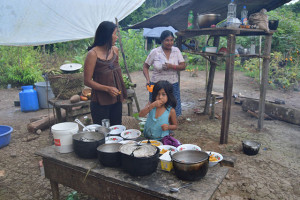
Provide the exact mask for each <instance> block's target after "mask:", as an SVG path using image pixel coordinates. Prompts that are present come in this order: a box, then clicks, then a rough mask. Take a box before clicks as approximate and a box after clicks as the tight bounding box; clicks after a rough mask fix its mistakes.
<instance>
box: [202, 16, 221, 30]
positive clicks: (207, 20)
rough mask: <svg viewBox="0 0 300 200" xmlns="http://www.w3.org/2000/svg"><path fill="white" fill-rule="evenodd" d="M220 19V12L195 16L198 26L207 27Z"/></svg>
mask: <svg viewBox="0 0 300 200" xmlns="http://www.w3.org/2000/svg"><path fill="white" fill-rule="evenodd" d="M220 21H221V15H220V14H203V15H198V16H197V24H198V27H199V28H209V27H210V26H211V25H213V24H217V23H218V22H220Z"/></svg>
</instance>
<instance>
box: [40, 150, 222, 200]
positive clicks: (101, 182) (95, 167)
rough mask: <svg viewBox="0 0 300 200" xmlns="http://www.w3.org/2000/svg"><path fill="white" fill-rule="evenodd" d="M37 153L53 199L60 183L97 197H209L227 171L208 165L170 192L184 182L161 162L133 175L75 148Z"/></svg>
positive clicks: (191, 198)
mask: <svg viewBox="0 0 300 200" xmlns="http://www.w3.org/2000/svg"><path fill="white" fill-rule="evenodd" d="M36 154H37V155H40V156H42V157H43V164H44V168H45V176H46V178H48V179H50V183H51V189H52V194H53V199H55V200H58V199H59V189H58V184H59V183H60V184H63V185H65V186H68V187H70V188H73V189H74V190H76V191H78V192H82V193H85V194H87V195H89V196H91V197H94V198H98V199H135V200H139V199H141V200H147V199H151V200H152V199H184V200H193V199H195V200H196V199H202V200H206V199H207V200H208V199H210V198H211V197H212V195H213V193H214V192H215V191H216V189H217V188H218V186H219V185H220V183H221V182H222V180H223V179H224V178H225V176H226V174H227V172H228V168H226V167H220V166H219V165H216V166H214V167H212V168H209V170H208V172H207V174H206V176H205V177H204V178H203V179H201V180H199V181H194V182H193V184H192V185H191V186H189V187H187V188H182V189H181V190H180V192H178V193H170V192H169V188H170V187H178V186H180V185H183V184H185V183H187V182H186V181H182V180H179V179H178V178H177V177H176V176H175V174H174V172H170V173H169V172H166V171H162V170H161V169H160V165H159V166H158V169H157V171H156V172H154V173H153V174H151V175H148V176H139V177H133V176H131V175H129V174H128V173H126V172H125V171H123V170H122V169H119V168H109V167H104V166H102V165H101V164H100V163H99V161H98V160H97V159H80V158H78V157H77V156H76V155H75V153H74V152H72V153H67V154H61V153H58V152H56V151H55V147H54V146H49V147H46V148H43V149H41V150H39V151H38V152H36ZM89 169H91V170H90V172H89V173H88V175H87V172H88V171H89ZM86 175H87V176H86ZM85 176H86V178H85ZM84 179H85V180H84Z"/></svg>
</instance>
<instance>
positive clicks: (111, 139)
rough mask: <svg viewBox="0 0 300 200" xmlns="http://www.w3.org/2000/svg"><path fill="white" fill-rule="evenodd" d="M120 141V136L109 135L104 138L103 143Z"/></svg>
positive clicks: (121, 139)
mask: <svg viewBox="0 0 300 200" xmlns="http://www.w3.org/2000/svg"><path fill="white" fill-rule="evenodd" d="M121 141H123V138H121V137H120V136H109V137H106V138H105V144H109V143H118V142H121Z"/></svg>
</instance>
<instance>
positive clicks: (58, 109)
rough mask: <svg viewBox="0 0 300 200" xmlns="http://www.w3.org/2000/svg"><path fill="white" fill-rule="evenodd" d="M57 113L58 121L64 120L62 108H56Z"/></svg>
mask: <svg viewBox="0 0 300 200" xmlns="http://www.w3.org/2000/svg"><path fill="white" fill-rule="evenodd" d="M55 113H56V117H57V121H58V122H59V123H60V122H63V120H62V116H61V110H60V108H55Z"/></svg>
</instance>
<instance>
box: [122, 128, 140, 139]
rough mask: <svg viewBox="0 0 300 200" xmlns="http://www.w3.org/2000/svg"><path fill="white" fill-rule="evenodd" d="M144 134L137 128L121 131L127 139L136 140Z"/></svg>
mask: <svg viewBox="0 0 300 200" xmlns="http://www.w3.org/2000/svg"><path fill="white" fill-rule="evenodd" d="M141 135H142V133H141V131H139V130H137V129H128V130H126V131H123V132H122V133H121V137H122V138H124V139H125V140H135V139H137V138H138V137H140V136H141Z"/></svg>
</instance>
